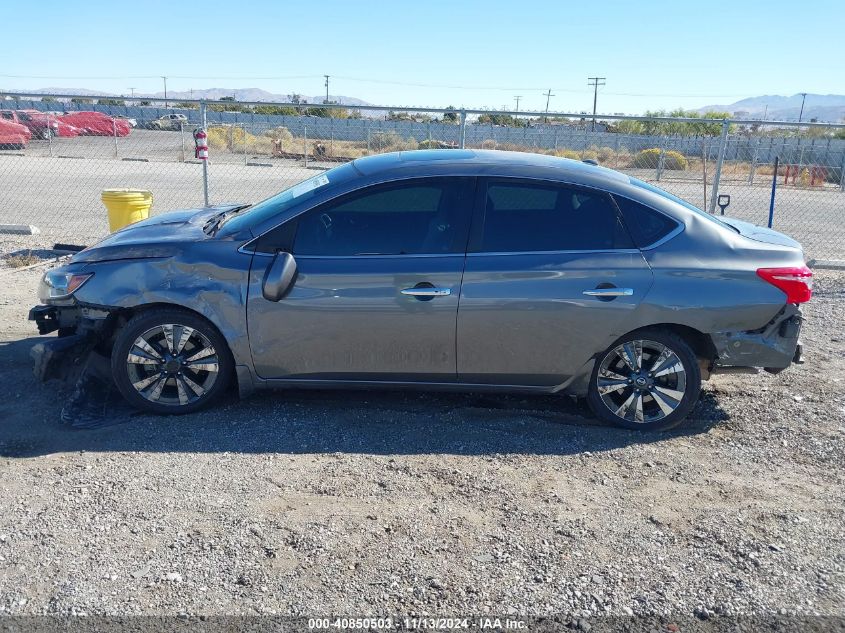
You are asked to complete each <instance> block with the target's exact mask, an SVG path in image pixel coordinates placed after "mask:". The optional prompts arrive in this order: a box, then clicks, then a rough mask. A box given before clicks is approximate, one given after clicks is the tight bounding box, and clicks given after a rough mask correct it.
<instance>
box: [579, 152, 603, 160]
mask: <svg viewBox="0 0 845 633" xmlns="http://www.w3.org/2000/svg"><path fill="white" fill-rule="evenodd" d="M580 158H581V160H595V161H597V160H598V159H599V153H598V152H597V151H596V150H594V149H585V150H584V151H583V152H581V156H580Z"/></svg>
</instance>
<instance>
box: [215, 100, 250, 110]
mask: <svg viewBox="0 0 845 633" xmlns="http://www.w3.org/2000/svg"><path fill="white" fill-rule="evenodd" d="M211 109H212V110H214V111H215V112H243V111H244V110H245V107H244V106H243V105H241V104H240V103H237V102H236V101H235V98H234V97H232V96H227V97H220V98H219V99H218V100H217V103H215V104H214V105H212V106H211Z"/></svg>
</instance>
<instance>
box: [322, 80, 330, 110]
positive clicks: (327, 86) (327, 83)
mask: <svg viewBox="0 0 845 633" xmlns="http://www.w3.org/2000/svg"><path fill="white" fill-rule="evenodd" d="M323 77H325V78H326V100H325V101H323V103H328V102H329V76H328V75H323Z"/></svg>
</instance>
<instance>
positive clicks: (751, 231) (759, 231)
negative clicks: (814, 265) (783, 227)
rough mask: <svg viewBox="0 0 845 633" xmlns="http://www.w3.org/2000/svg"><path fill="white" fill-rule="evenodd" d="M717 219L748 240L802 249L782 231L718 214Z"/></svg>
mask: <svg viewBox="0 0 845 633" xmlns="http://www.w3.org/2000/svg"><path fill="white" fill-rule="evenodd" d="M719 220H721V221H722V222H724V223H725V224H727V225H729V226H732V227H733V228H735V229H736V230H737V231H739V233H740V235H742V236H743V237H747V238H748V239H750V240H754V241H756V242H764V243H766V244H777V245H778V246H790V247H792V248H797V249H798V250H802V247H801V244H800V243H799V242H797V241H795V240H794V239H792V238H791V237H789V236H788V235H784V234H783V233H779V232H778V231H775V230H773V229H769V228H766V227H764V226H758V225H756V224H752V223H751V222H745V221H743V220H737V219H735V218H729V217H722V216H720V217H719Z"/></svg>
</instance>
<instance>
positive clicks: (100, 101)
mask: <svg viewBox="0 0 845 633" xmlns="http://www.w3.org/2000/svg"><path fill="white" fill-rule="evenodd" d="M97 105H105V106H125V105H126V102H125V101H124V100H123V99H97Z"/></svg>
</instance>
